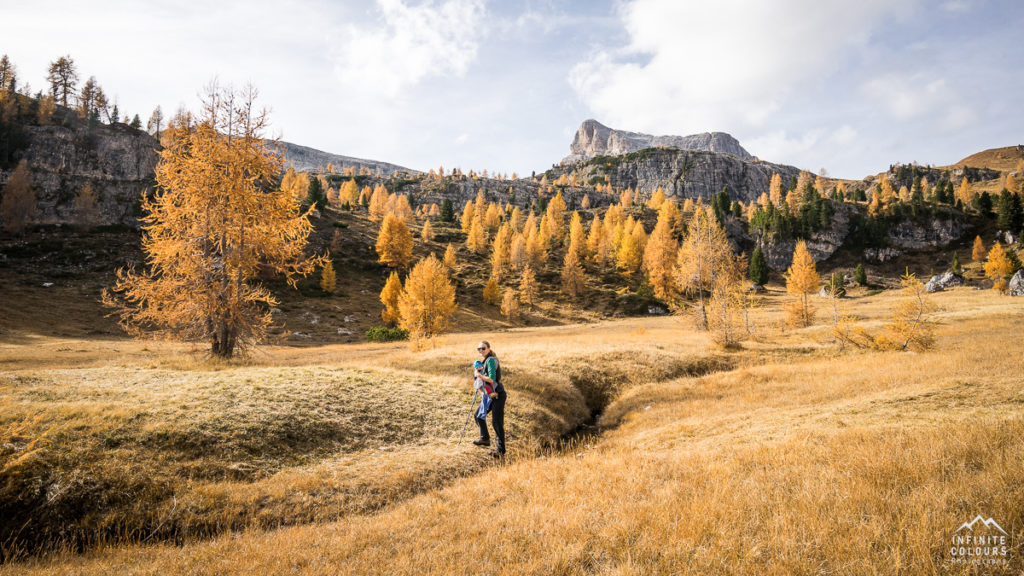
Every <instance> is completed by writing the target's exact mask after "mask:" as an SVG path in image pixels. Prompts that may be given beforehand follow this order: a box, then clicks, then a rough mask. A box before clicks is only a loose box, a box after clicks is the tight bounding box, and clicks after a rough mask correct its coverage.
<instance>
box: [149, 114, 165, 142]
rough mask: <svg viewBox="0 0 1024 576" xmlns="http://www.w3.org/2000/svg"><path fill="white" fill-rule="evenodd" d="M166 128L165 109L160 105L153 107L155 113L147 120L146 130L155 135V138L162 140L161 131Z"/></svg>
mask: <svg viewBox="0 0 1024 576" xmlns="http://www.w3.org/2000/svg"><path fill="white" fill-rule="evenodd" d="M163 128H164V111H163V109H161V108H160V107H159V106H157V107H156V108H154V109H153V113H152V114H150V115H149V121H148V122H146V131H147V132H149V133H150V134H152V135H153V137H154V138H156V139H157V140H160V132H161V131H162V130H163Z"/></svg>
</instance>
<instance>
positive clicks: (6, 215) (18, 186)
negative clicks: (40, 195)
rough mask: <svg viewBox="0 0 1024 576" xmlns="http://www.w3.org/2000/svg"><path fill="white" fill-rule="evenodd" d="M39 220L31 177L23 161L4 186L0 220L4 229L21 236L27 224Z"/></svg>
mask: <svg viewBox="0 0 1024 576" xmlns="http://www.w3.org/2000/svg"><path fill="white" fill-rule="evenodd" d="M38 218H39V207H38V205H37V202H36V193H35V190H33V189H32V175H31V173H30V172H29V169H28V163H27V162H26V161H25V160H21V161H20V162H18V166H17V167H16V168H15V169H14V172H12V173H11V176H10V178H8V179H7V183H6V184H4V197H3V200H0V219H2V220H3V224H4V228H5V229H6V230H7V231H9V232H12V233H14V234H18V235H22V234H24V233H25V230H26V229H27V228H28V226H29V224H31V223H33V222H35V221H36V219H38Z"/></svg>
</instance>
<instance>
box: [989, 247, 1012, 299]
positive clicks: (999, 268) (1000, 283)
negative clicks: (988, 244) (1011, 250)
mask: <svg viewBox="0 0 1024 576" xmlns="http://www.w3.org/2000/svg"><path fill="white" fill-rule="evenodd" d="M982 268H983V269H984V270H985V276H986V277H987V278H988V279H989V280H992V288H994V289H995V290H998V291H999V292H1004V291H1006V286H1007V280H1009V278H1010V275H1011V274H1013V272H1014V269H1013V268H1014V264H1013V261H1012V260H1011V259H1010V257H1009V255H1008V254H1007V253H1006V250H1004V249H1003V245H1002V244H1000V243H999V242H996V243H995V244H993V245H992V249H991V250H989V251H988V257H987V258H986V259H985V264H983V265H982Z"/></svg>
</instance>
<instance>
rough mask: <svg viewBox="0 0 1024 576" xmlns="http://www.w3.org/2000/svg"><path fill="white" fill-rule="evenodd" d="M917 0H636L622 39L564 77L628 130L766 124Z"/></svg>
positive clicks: (627, 9) (624, 12) (626, 13)
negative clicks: (625, 39) (621, 44)
mask: <svg viewBox="0 0 1024 576" xmlns="http://www.w3.org/2000/svg"><path fill="white" fill-rule="evenodd" d="M914 2H915V0H902V1H896V2H893V1H887V0H868V1H864V2H817V1H815V0H789V1H785V2H743V1H741V0H725V1H720V2H714V3H710V2H707V3H704V2H679V1H677V0H634V1H632V2H629V3H627V4H624V5H623V6H622V8H621V17H622V21H623V24H624V26H625V28H626V31H627V33H628V35H629V38H630V42H629V44H628V45H627V46H625V47H623V48H621V49H618V50H616V49H600V50H598V51H596V52H594V53H593V54H592V55H591V56H590V57H589V58H587V59H586V60H584V61H583V62H581V63H579V64H578V65H577V66H576V67H575V68H573V70H572V71H571V73H570V75H569V82H570V84H571V86H572V87H573V88H574V89H575V91H576V93H577V94H578V95H579V96H580V97H581V99H582V100H583V101H584V103H585V104H586V105H587V106H588V107H589V108H590V109H591V110H592V111H593V112H594V113H595V114H596V115H597V116H598V117H599V118H602V119H605V120H606V121H608V122H611V123H618V124H620V125H622V126H623V127H628V128H630V129H637V130H647V131H658V132H662V133H664V132H666V131H672V132H674V133H691V132H699V131H707V130H727V131H729V130H733V131H739V130H741V129H742V128H744V127H754V128H757V127H763V126H765V125H766V124H769V123H770V121H771V119H772V118H773V116H774V115H775V114H776V113H777V112H778V111H779V110H780V108H782V107H783V106H784V104H785V103H786V102H787V98H788V97H790V96H792V95H793V94H794V93H797V92H799V91H800V90H802V89H803V88H805V86H806V84H808V83H810V82H812V81H814V80H816V79H820V78H822V77H823V76H826V75H827V74H828V73H829V72H830V71H831V70H833V69H834V68H835V67H836V66H837V60H838V59H840V58H841V57H842V56H844V54H845V51H846V50H848V49H849V48H850V47H851V46H860V45H863V44H864V43H865V42H866V41H867V40H868V39H869V38H870V31H871V30H872V28H873V26H875V25H877V24H880V23H882V22H884V20H885V19H886V18H888V17H890V16H892V15H893V14H896V13H901V12H902V11H903V10H904V9H905V8H906V7H907V6H909V5H911V4H913V3H914Z"/></svg>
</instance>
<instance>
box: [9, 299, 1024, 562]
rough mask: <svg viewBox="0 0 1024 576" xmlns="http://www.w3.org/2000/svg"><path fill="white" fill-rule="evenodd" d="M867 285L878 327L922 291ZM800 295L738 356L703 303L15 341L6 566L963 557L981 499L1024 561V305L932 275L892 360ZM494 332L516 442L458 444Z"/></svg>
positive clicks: (762, 312) (762, 318)
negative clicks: (474, 368)
mask: <svg viewBox="0 0 1024 576" xmlns="http://www.w3.org/2000/svg"><path fill="white" fill-rule="evenodd" d="M851 296H852V297H851V298H849V299H847V300H846V301H845V302H844V306H845V308H846V310H845V311H846V312H847V313H852V314H854V315H856V316H858V317H859V319H860V321H861V322H862V323H863V324H864V325H865V326H866V327H867V328H868V329H869V330H874V329H877V328H878V327H879V326H880V325H881V324H882V323H884V322H885V321H886V318H887V314H888V311H889V309H890V308H891V306H892V304H893V302H894V300H895V298H896V292H895V291H885V292H882V293H881V294H870V295H869V294H866V293H864V292H863V291H856V290H855V291H853V292H852V293H851ZM782 298H783V296H782V294H781V293H780V292H776V291H773V292H770V293H769V294H768V295H767V296H765V298H764V301H763V302H762V304H763V305H762V306H761V307H760V308H759V309H758V310H757V311H756V312H755V316H754V320H755V324H756V325H757V326H758V328H759V335H758V337H757V338H756V339H755V340H752V341H747V342H745V343H744V344H743V348H742V349H740V350H735V351H722V350H719V349H717V348H716V347H714V346H713V345H712V344H711V342H710V340H709V338H708V337H707V335H706V334H703V333H699V332H695V331H694V330H692V328H691V325H690V323H689V322H688V321H687V320H686V319H684V318H679V317H666V318H650V319H626V320H617V321H609V322H603V323H599V324H588V325H571V326H560V327H546V328H532V329H525V328H524V329H516V330H508V331H502V332H498V333H490V334H465V333H460V334H453V335H449V336H447V337H446V338H445V339H444V340H443V341H440V342H436V343H434V345H433V346H432V347H429V348H427V349H423V350H418V351H413V350H410V349H409V348H408V347H407V346H405V345H371V344H360V345H337V346H324V347H317V348H303V349H298V350H297V349H292V348H284V347H268V348H263V349H260V350H258V351H257V352H256V353H255V354H254V355H253V356H252V357H251V358H250V359H248V360H246V361H241V362H236V363H232V364H216V363H211V362H208V361H206V360H205V359H203V358H202V357H201V356H197V355H193V354H190V352H189V348H187V347H181V346H177V345H171V344H153V343H148V344H147V343H138V342H132V341H125V340H116V341H115V340H108V341H96V340H71V339H45V338H30V337H21V338H19V339H17V340H13V339H10V340H7V341H4V342H3V343H2V345H0V361H2V365H3V370H4V371H3V375H2V376H0V387H2V390H0V402H3V410H2V413H0V430H4V429H7V427H8V426H12V425H20V426H21V427H20V428H19V429H18V430H16V431H14V432H11V433H10V434H9V437H8V438H6V439H4V443H5V446H6V448H5V450H6V452H4V455H5V459H6V460H5V464H4V466H5V467H6V468H5V469H4V484H3V486H2V487H0V490H2V491H3V492H2V498H0V503H2V504H0V505H3V506H5V507H6V509H9V510H12V511H13V512H16V513H17V514H19V515H18V516H17V518H18V520H19V525H20V524H22V523H24V524H25V526H24V527H23V528H21V529H20V531H19V528H15V529H13V530H11V529H10V528H5V529H4V530H5V537H7V538H8V540H7V542H6V543H5V551H6V553H7V554H19V553H20V554H30V555H35V556H33V557H29V558H24V557H22V558H21V559H19V560H16V561H13V562H8V563H7V564H4V565H2V566H0V573H3V574H8V573H10V574H15V573H30V574H51V573H62V574H65V573H66V574H109V573H118V574H175V573H192V574H210V573H213V574H253V573H265V574H276V573H289V574H291V573H296V574H423V573H438V574H442V573H481V574H652V573H654V574H673V573H674V574H709V573H745V574H826V573H827V574H875V573H880V574H897V573H903V574H932V573H943V574H946V573H950V574H960V573H965V574H966V573H972V570H975V571H977V569H976V568H973V569H972V567H970V566H966V565H959V564H954V563H951V562H949V560H950V553H949V548H950V538H951V537H952V535H953V533H954V531H956V530H957V528H958V527H959V526H960V525H961V524H962V523H964V522H966V521H969V520H971V519H972V518H974V517H975V516H976V515H979V514H980V515H983V516H984V517H986V518H988V517H992V518H993V519H995V520H996V521H998V522H999V524H1000V525H1001V526H1002V527H1003V528H1004V529H1005V530H1006V531H1007V532H1008V533H1009V537H1010V538H1009V539H1010V546H1009V550H1008V554H1007V556H1006V558H1007V563H1006V564H1005V565H997V566H991V567H990V566H986V567H984V568H982V571H983V573H1014V574H1015V573H1019V572H1020V571H1021V569H1022V568H1024V562H1022V554H1024V550H1022V549H1021V545H1020V543H1021V538H1022V537H1024V347H1022V346H1021V345H1020V334H1021V333H1022V330H1024V304H1022V302H1021V301H1020V300H1019V299H1014V298H1009V297H1001V296H999V295H997V294H995V293H994V292H992V291H979V290H973V289H966V288H962V289H955V290H952V291H949V292H944V293H939V294H935V295H933V298H934V300H935V302H936V303H937V304H938V305H939V308H940V311H939V313H938V320H939V325H938V327H937V331H936V336H937V345H936V347H935V349H934V350H931V351H928V352H920V353H894V352H874V351H862V350H856V349H851V348H847V349H845V350H843V351H840V350H839V349H838V347H837V346H836V344H835V343H833V342H832V341H831V336H830V331H829V329H828V327H827V326H826V323H827V314H826V310H825V307H824V301H823V300H819V304H820V305H821V309H820V311H819V325H817V326H813V327H811V328H807V329H802V330H791V329H783V328H782V325H781V318H782V315H781V312H780V308H781V303H782ZM482 338H486V339H488V340H489V341H490V342H491V343H492V345H493V347H494V349H495V351H496V352H497V353H498V354H499V356H500V357H501V359H502V364H503V368H504V370H505V380H506V385H507V387H508V390H509V416H508V424H507V427H508V431H509V436H510V439H509V441H510V450H511V452H510V454H509V456H508V458H507V459H506V461H505V462H504V463H500V464H496V463H494V462H492V461H490V459H488V458H487V457H486V456H484V451H482V450H481V449H479V448H476V447H473V446H472V445H470V444H469V443H468V440H469V439H472V438H473V437H474V435H475V432H474V430H473V427H472V426H473V425H472V424H470V428H469V429H467V433H466V440H467V441H463V442H462V443H461V444H459V443H458V435H459V431H460V430H461V428H462V426H463V424H464V422H465V417H466V415H467V409H468V401H469V399H470V395H469V391H470V390H471V383H470V380H469V376H470V370H469V366H470V364H471V362H472V360H473V359H474V355H475V351H474V348H475V344H476V342H477V341H478V340H479V339H482ZM590 425H595V426H590ZM33 441H34V443H33ZM19 505H21V506H22V508H17V506H19ZM4 523H5V525H8V526H9V525H10V524H8V521H7V519H6V518H5V521H4ZM53 548H56V549H57V551H56V552H54V551H53V550H52V549H53ZM61 548H63V550H61Z"/></svg>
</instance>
